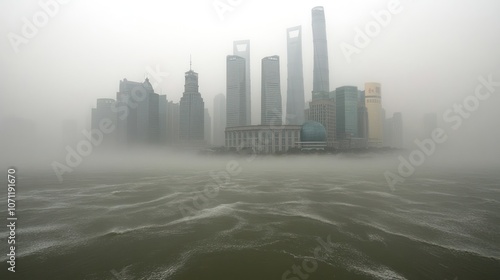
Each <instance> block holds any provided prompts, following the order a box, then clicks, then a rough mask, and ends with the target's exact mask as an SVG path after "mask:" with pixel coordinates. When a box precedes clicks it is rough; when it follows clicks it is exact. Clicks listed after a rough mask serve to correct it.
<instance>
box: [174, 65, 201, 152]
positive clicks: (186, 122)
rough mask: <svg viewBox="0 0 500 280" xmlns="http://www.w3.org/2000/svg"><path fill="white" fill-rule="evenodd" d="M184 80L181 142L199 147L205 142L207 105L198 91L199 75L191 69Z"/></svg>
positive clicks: (181, 104) (180, 121)
mask: <svg viewBox="0 0 500 280" xmlns="http://www.w3.org/2000/svg"><path fill="white" fill-rule="evenodd" d="M184 78H185V85H184V93H183V94H182V97H181V101H180V118H179V130H180V140H181V141H183V143H189V144H195V145H198V144H202V143H203V141H204V126H205V103H204V102H203V98H202V97H201V94H200V93H199V91H198V73H196V72H194V71H193V70H191V69H189V71H188V72H186V73H185V75H184Z"/></svg>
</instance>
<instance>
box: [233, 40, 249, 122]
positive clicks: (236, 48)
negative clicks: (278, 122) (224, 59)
mask: <svg viewBox="0 0 500 280" xmlns="http://www.w3.org/2000/svg"><path fill="white" fill-rule="evenodd" d="M233 55H237V56H239V57H242V58H244V59H245V87H246V89H245V100H246V101H245V102H246V103H245V104H246V123H245V124H244V125H251V124H252V113H251V112H252V111H251V110H252V104H251V103H252V92H251V87H250V85H251V81H250V40H241V41H234V42H233Z"/></svg>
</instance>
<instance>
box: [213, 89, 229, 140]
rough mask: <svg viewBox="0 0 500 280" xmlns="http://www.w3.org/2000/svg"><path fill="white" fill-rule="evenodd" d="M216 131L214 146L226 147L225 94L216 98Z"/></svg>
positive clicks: (214, 132)
mask: <svg viewBox="0 0 500 280" xmlns="http://www.w3.org/2000/svg"><path fill="white" fill-rule="evenodd" d="M213 124H214V129H213V136H212V139H213V144H214V145H215V146H224V143H225V136H224V130H225V129H226V97H225V96H224V94H222V93H221V94H218V95H216V96H215V98H214V121H213Z"/></svg>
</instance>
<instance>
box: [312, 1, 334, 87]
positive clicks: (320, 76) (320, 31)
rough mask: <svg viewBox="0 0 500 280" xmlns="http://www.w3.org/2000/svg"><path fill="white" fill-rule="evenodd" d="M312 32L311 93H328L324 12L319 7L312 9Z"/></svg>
mask: <svg viewBox="0 0 500 280" xmlns="http://www.w3.org/2000/svg"><path fill="white" fill-rule="evenodd" d="M312 31H313V44H314V70H313V71H314V72H313V75H314V77H313V92H329V91H330V78H329V77H330V76H329V75H330V73H329V68H328V45H327V42H326V22H325V10H324V9H323V7H321V6H318V7H314V8H313V9H312Z"/></svg>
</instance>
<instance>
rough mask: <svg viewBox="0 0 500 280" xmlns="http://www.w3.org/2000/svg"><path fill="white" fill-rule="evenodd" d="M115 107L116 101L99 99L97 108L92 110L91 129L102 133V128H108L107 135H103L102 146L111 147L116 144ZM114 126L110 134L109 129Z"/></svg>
mask: <svg viewBox="0 0 500 280" xmlns="http://www.w3.org/2000/svg"><path fill="white" fill-rule="evenodd" d="M115 105H116V104H115V100H114V99H110V98H99V99H97V106H96V108H92V115H91V129H92V130H97V131H101V130H102V129H101V127H103V128H106V129H105V130H106V133H103V139H102V142H101V144H100V145H103V146H110V145H114V144H116V140H117V139H116V125H117V114H116V112H115V110H114V109H113V106H115ZM112 126H114V129H113V130H112V131H110V132H108V131H107V130H108V129H107V128H109V127H112ZM101 132H103V131H101Z"/></svg>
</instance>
